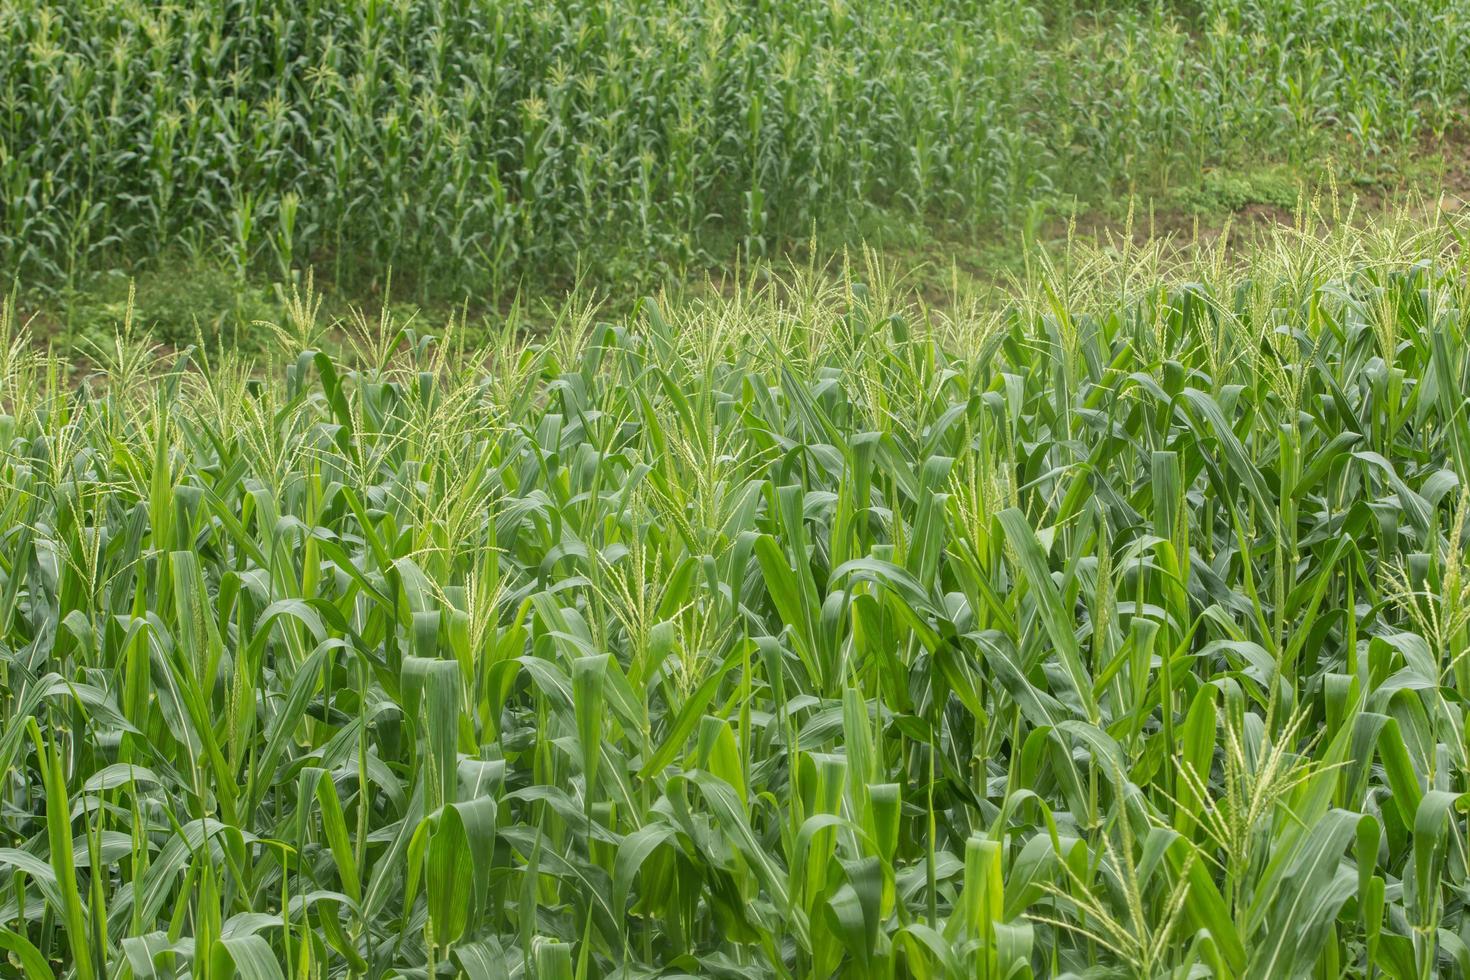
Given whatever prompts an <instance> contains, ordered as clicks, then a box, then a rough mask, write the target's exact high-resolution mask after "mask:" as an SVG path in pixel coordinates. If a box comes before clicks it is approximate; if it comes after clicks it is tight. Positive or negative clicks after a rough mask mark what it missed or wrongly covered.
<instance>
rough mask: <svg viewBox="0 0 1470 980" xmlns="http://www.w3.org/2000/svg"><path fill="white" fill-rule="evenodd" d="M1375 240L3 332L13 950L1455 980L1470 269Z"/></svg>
mask: <svg viewBox="0 0 1470 980" xmlns="http://www.w3.org/2000/svg"><path fill="white" fill-rule="evenodd" d="M1363 241H1365V240H1360V239H1346V240H1344V241H1343V242H1336V243H1323V242H1309V243H1306V244H1302V243H1300V242H1296V241H1294V240H1291V239H1287V238H1283V239H1282V240H1281V241H1279V242H1278V243H1277V245H1278V247H1277V248H1275V249H1273V250H1268V251H1267V252H1265V253H1263V254H1264V255H1265V256H1266V258H1263V259H1261V260H1260V264H1259V265H1257V266H1256V267H1253V268H1251V269H1248V270H1245V271H1244V272H1242V273H1239V274H1234V273H1229V272H1225V271H1222V270H1221V269H1220V268H1218V267H1216V268H1204V267H1202V268H1199V269H1196V270H1194V271H1193V272H1192V273H1191V274H1190V275H1189V276H1188V277H1186V278H1185V279H1184V280H1181V282H1182V284H1179V285H1165V284H1164V283H1165V282H1166V279H1165V278H1162V277H1160V276H1158V275H1157V274H1156V273H1155V272H1154V271H1152V268H1151V266H1150V264H1149V263H1147V262H1142V263H1139V262H1136V261H1131V260H1130V261H1129V262H1125V263H1121V264H1115V265H1085V266H1083V267H1074V268H1072V269H1071V270H1070V271H1057V272H1054V273H1052V274H1051V275H1050V276H1049V277H1048V278H1047V279H1046V280H1045V281H1044V282H1043V283H1042V284H1041V287H1042V288H1038V289H1037V290H1036V292H1035V293H1034V294H1032V295H1030V296H1029V298H1023V299H1022V300H1021V301H1018V303H1017V305H1016V307H1015V308H1014V309H1013V310H1012V312H1010V313H1009V314H1007V315H1005V316H1003V317H1000V316H997V317H987V316H983V315H977V316H975V317H955V318H952V319H951V318H943V317H938V316H934V315H931V316H923V315H919V314H916V313H915V312H914V311H913V310H912V309H906V308H904V304H903V303H902V302H901V296H902V294H901V292H900V291H897V290H895V289H894V288H893V286H892V284H891V283H889V282H888V281H887V280H885V279H884V277H883V276H881V275H867V276H864V277H863V278H864V279H865V280H866V282H867V283H868V285H866V286H860V285H852V286H846V287H844V286H831V285H827V284H825V283H827V280H825V279H823V277H821V276H819V275H811V274H807V273H802V274H794V275H793V277H792V278H791V281H789V282H787V283H785V284H784V285H781V286H779V287H777V286H772V287H770V288H768V289H765V290H763V291H758V292H753V293H752V292H742V293H741V294H740V295H738V296H734V297H730V298H727V299H723V300H719V301H711V302H709V303H707V304H705V305H703V306H688V307H674V308H670V307H667V306H661V305H660V304H657V303H653V302H650V303H649V304H647V305H646V307H645V308H644V309H643V311H642V312H641V314H640V315H638V316H637V317H635V318H634V319H631V320H629V321H628V322H622V323H616V324H607V323H601V322H597V320H596V318H595V317H593V316H592V315H591V314H590V312H589V311H587V310H581V309H575V308H574V309H571V310H569V311H568V314H567V315H566V317H565V318H564V319H563V320H562V321H561V322H560V323H559V324H558V325H557V327H556V328H555V329H554V330H553V331H552V332H551V333H550V334H548V335H545V336H540V337H531V336H527V335H525V334H522V333H519V332H517V331H515V330H514V329H510V330H508V331H507V333H506V335H505V336H504V337H503V338H502V339H501V340H500V341H499V342H497V343H496V344H494V345H492V347H491V348H490V349H488V350H481V351H467V350H464V349H462V348H461V347H460V346H459V345H458V344H457V343H456V342H454V340H453V336H454V334H453V332H452V331H451V332H450V334H449V338H448V339H447V340H440V341H435V340H434V339H433V338H431V337H429V336H425V335H422V334H419V333H416V332H415V331H413V330H409V329H405V328H403V327H401V326H399V325H395V324H394V323H393V322H392V321H391V319H385V320H383V321H381V322H378V323H372V324H369V323H365V322H364V323H359V324H357V325H356V327H355V328H354V329H353V330H352V331H351V334H352V336H353V337H355V338H357V342H356V343H355V345H353V346H352V348H351V350H350V351H347V352H346V353H343V354H341V355H339V356H335V357H334V356H328V355H327V354H325V353H322V352H320V349H319V348H320V341H321V328H322V326H323V325H321V324H318V323H316V321H315V319H314V315H313V314H314V303H313V302H312V300H311V299H310V298H309V297H301V300H300V302H299V303H297V304H296V306H295V307H294V315H293V318H292V320H291V322H290V323H288V324H285V325H283V327H282V329H281V342H282V344H283V345H287V346H288V347H289V354H290V356H289V358H288V362H289V366H288V367H286V368H284V369H283V370H281V371H274V370H273V371H270V372H268V373H267V374H266V375H265V376H264V377H262V376H259V375H258V374H257V373H254V372H252V371H250V370H248V369H247V368H246V367H245V366H244V365H242V364H241V363H240V362H238V361H236V360H233V359H226V360H225V361H223V362H217V363H213V364H210V363H204V362H200V363H195V364H192V365H191V364H189V363H188V360H189V358H188V355H184V356H183V358H182V359H181V360H180V361H179V362H178V364H177V365H176V366H175V367H173V368H172V369H167V370H161V369H159V368H157V367H156V366H155V365H156V360H155V355H154V352H152V351H150V350H149V349H148V348H146V347H145V346H140V345H138V344H137V343H135V342H133V341H130V340H129V339H128V338H127V337H124V338H122V339H120V340H119V342H118V343H117V345H116V346H115V348H113V349H112V350H110V351H109V352H108V353H107V354H106V356H104V357H101V361H102V363H101V370H100V372H99V374H98V375H96V376H94V377H93V378H91V379H89V380H88V381H87V382H86V383H84V384H83V385H82V386H81V387H80V388H79V389H73V388H72V387H70V386H68V385H66V384H64V383H62V382H60V381H59V380H58V372H57V371H56V364H55V363H54V362H52V361H51V360H49V359H48V358H47V357H46V356H44V355H41V354H38V353H36V352H35V350H34V348H33V347H32V346H31V345H30V344H29V343H28V342H27V340H26V339H25V338H24V337H23V336H20V335H18V334H17V333H16V329H17V328H16V325H15V324H14V323H13V322H7V323H6V324H5V329H6V332H7V336H8V337H9V342H8V344H7V345H6V347H5V354H4V357H3V363H0V389H3V390H0V394H3V398H4V402H5V404H6V406H7V411H8V414H6V415H4V416H3V417H0V449H3V460H0V515H3V527H4V534H3V537H0V669H3V671H4V674H3V677H4V684H3V694H0V768H3V771H4V772H5V773H6V778H5V782H4V784H3V787H0V791H3V809H0V833H3V836H4V841H3V843H4V845H5V846H4V847H3V848H0V880H3V881H4V882H5V888H4V889H3V892H0V924H3V928H0V947H4V948H5V950H7V951H8V955H9V958H10V960H9V962H10V964H11V966H10V969H12V970H16V971H24V972H25V975H26V976H28V977H29V978H31V980H38V978H42V977H48V978H49V977H52V976H53V975H54V974H53V970H55V969H59V970H63V971H64V975H66V976H68V977H75V978H77V980H92V978H95V977H102V976H107V977H115V976H122V977H127V976H132V977H138V978H143V977H178V976H183V975H188V976H192V977H195V978H207V977H227V976H232V975H236V974H238V975H240V976H244V977H247V978H252V980H253V978H279V977H283V976H291V977H302V978H306V977H325V976H331V977H337V976H354V977H375V978H376V977H385V976H394V975H402V976H408V977H415V976H416V977H426V976H430V975H435V976H438V975H443V976H451V975H459V974H460V973H462V974H463V975H466V976H469V977H473V978H477V980H479V978H489V977H506V976H526V977H544V978H570V977H573V976H576V977H579V978H580V977H604V976H621V977H633V976H652V975H655V974H657V975H697V976H728V977H749V976H787V977H824V978H825V977H830V976H833V975H842V976H851V977H891V976H916V977H956V978H958V977H977V976H980V977H1027V976H1055V975H1058V974H1061V973H1064V972H1067V971H1080V970H1083V969H1085V968H1088V967H1089V966H1098V967H1102V968H1105V969H1107V970H1110V971H1115V972H1116V973H1117V975H1131V976H1149V977H1152V976H1162V975H1171V976H1178V977H1183V976H1186V975H1199V974H1198V973H1191V972H1190V971H1191V970H1204V971H1208V972H1212V973H1213V974H1214V975H1217V976H1258V977H1268V976H1269V977H1292V976H1306V975H1309V974H1313V973H1315V974H1316V975H1323V976H1338V975H1353V976H1368V975H1370V974H1371V975H1383V976H1388V977H1394V978H1402V980H1408V978H1418V977H1428V976H1431V975H1436V974H1439V973H1441V972H1443V971H1446V970H1451V969H1458V970H1459V971H1461V975H1464V974H1465V971H1466V970H1467V967H1470V962H1467V961H1470V950H1467V946H1466V936H1467V934H1470V916H1467V914H1466V905H1465V899H1464V895H1465V894H1466V892H1465V889H1466V884H1467V868H1466V850H1465V841H1466V838H1467V833H1470V826H1467V822H1466V817H1465V813H1464V805H1463V804H1464V802H1465V799H1466V797H1465V793H1466V791H1467V789H1470V761H1467V758H1466V752H1467V741H1466V726H1465V712H1464V694H1463V692H1465V691H1466V690H1470V659H1467V656H1466V654H1467V651H1470V575H1467V573H1466V568H1465V563H1464V553H1465V538H1464V531H1465V528H1464V523H1465V520H1466V516H1467V514H1470V505H1467V496H1466V492H1465V487H1466V483H1465V476H1466V472H1467V470H1466V466H1467V454H1470V418H1467V416H1466V411H1465V407H1466V403H1465V392H1466V391H1467V372H1470V354H1467V350H1470V348H1467V346H1466V332H1467V328H1470V323H1467V313H1466V310H1467V303H1466V300H1467V298H1470V297H1467V292H1470V287H1467V279H1466V273H1467V268H1466V266H1465V264H1464V263H1465V260H1464V258H1463V257H1461V258H1456V257H1454V255H1453V254H1452V253H1448V252H1445V251H1443V250H1442V249H1441V248H1440V247H1439V245H1438V244H1436V243H1435V242H1424V241H1420V242H1409V243H1404V242H1402V241H1397V240H1394V239H1392V238H1389V239H1385V241H1386V245H1385V248H1384V249H1382V250H1367V251H1365V250H1364V249H1365V246H1364V245H1363ZM1354 242H1357V244H1356V245H1354V244H1352V243H1354ZM1406 258H1407V259H1410V260H1412V261H1406ZM843 281H851V280H848V279H845V280H843ZM185 971H187V972H185ZM659 971H663V972H661V973H660V972H659ZM1109 975H1113V974H1112V973H1109Z"/></svg>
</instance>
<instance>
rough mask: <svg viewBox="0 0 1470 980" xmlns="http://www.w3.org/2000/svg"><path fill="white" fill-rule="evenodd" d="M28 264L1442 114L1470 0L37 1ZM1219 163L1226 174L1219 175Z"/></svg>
mask: <svg viewBox="0 0 1470 980" xmlns="http://www.w3.org/2000/svg"><path fill="white" fill-rule="evenodd" d="M0 37H3V38H4V39H5V43H4V44H3V45H0V270H3V272H4V274H5V276H6V277H7V278H8V277H9V276H11V275H16V274H18V275H20V276H21V278H22V280H23V281H24V282H25V283H26V285H27V286H28V287H32V288H41V287H45V286H52V287H55V286H58V285H66V286H76V285H78V284H79V283H82V282H85V280H86V277H87V275H88V274H89V273H92V272H96V271H98V270H101V269H108V268H113V267H117V266H127V265H128V264H129V263H132V262H135V261H136V260H139V259H145V258H147V257H149V256H157V255H159V254H160V253H165V254H177V253H181V252H182V253H185V254H189V255H195V256H198V255H204V256H208V257H209V258H210V259H211V260H212V261H224V262H225V263H227V264H230V265H233V266H234V267H235V268H236V269H237V270H239V271H240V272H241V273H242V274H244V273H245V272H247V271H250V270H254V271H255V272H257V273H266V274H270V275H277V274H279V273H280V272H281V271H284V270H289V269H292V268H299V267H304V266H305V265H307V264H315V265H316V266H317V268H318V270H319V271H320V272H322V273H323V274H329V275H330V277H331V279H332V280H333V281H334V282H337V283H344V284H348V285H351V286H353V287H354V288H355V287H358V286H362V285H363V284H364V283H367V282H370V281H381V279H382V278H383V276H384V275H385V273H386V271H387V270H388V269H389V268H390V267H391V268H393V269H394V270H395V271H396V272H397V274H398V276H399V278H400V280H401V281H404V280H407V281H410V282H411V283H412V284H413V286H414V288H415V289H416V290H418V291H419V292H420V293H421V294H423V295H437V296H441V297H448V298H450V299H454V300H457V299H459V298H462V297H463V296H464V295H465V294H466V293H469V294H471V295H474V296H476V297H477V298H478V297H482V296H484V295H486V294H489V293H496V292H498V291H499V290H501V289H503V288H505V287H507V286H514V285H515V284H516V283H517V282H518V281H520V280H521V279H522V278H523V277H527V276H529V277H532V278H536V277H545V276H548V275H556V274H566V273H568V272H570V271H571V270H573V269H574V268H575V267H577V266H578V265H579V264H580V265H581V266H582V267H584V268H587V267H591V268H595V269H599V270H602V271H603V272H604V273H608V272H611V273H613V274H615V275H616V274H621V275H623V276H630V275H636V276H643V277H648V276H650V275H651V274H653V273H656V272H657V271H658V270H660V269H664V270H668V269H674V270H677V269H679V268H680V267H682V266H683V265H684V264H685V263H690V262H695V263H697V262H699V261H701V258H702V255H704V254H705V253H706V252H707V251H708V250H710V249H713V250H714V252H715V254H716V255H717V256H718V258H719V259H720V260H724V259H725V258H726V257H727V256H729V255H730V254H731V246H734V245H742V246H743V247H745V248H746V249H747V250H748V251H752V252H759V251H760V250H761V249H763V248H768V247H770V246H772V245H775V244H778V243H780V242H781V241H782V240H783V239H786V238H789V237H791V236H795V237H796V238H798V239H801V240H805V239H806V237H807V236H809V235H811V234H812V231H813V228H814V227H819V228H820V229H821V230H822V232H823V233H824V234H834V233H835V234H838V235H843V234H847V233H849V232H850V230H851V229H852V228H853V227H855V226H856V227H862V226H863V225H864V223H865V222H866V221H869V220H871V219H872V217H873V215H874V213H875V212H882V213H884V214H901V215H905V216H908V217H910V218H912V217H915V216H917V217H918V218H920V219H921V220H924V221H929V220H934V219H940V218H943V219H953V220H957V221H960V222H962V223H965V224H974V223H978V222H988V221H994V220H997V219H1005V218H1007V217H1009V216H1013V215H1016V214H1018V213H1020V212H1022V211H1024V210H1025V209H1026V208H1027V206H1028V205H1029V204H1031V203H1032V202H1035V201H1038V200H1042V199H1045V198H1049V197H1052V196H1055V195H1058V194H1071V193H1080V194H1083V195H1084V196H1086V195H1091V194H1095V193H1097V192H1099V191H1100V190H1103V189H1106V188H1114V189H1118V188H1122V189H1126V188H1127V187H1137V188H1139V189H1145V188H1147V189H1149V190H1156V189H1158V188H1159V187H1162V186H1164V185H1165V184H1167V182H1168V181H1169V180H1170V179H1171V178H1172V177H1173V176H1174V175H1178V174H1183V175H1184V179H1186V180H1187V179H1197V177H1198V175H1199V173H1200V170H1201V168H1202V167H1204V166H1207V165H1216V164H1220V163H1229V162H1231V161H1234V160H1238V159H1241V158H1249V159H1251V160H1258V159H1260V158H1262V157H1263V156H1264V157H1268V158H1274V159H1286V160H1299V159H1303V158H1305V157H1309V156H1310V157H1315V156H1317V155H1321V154H1331V155H1334V156H1335V157H1337V158H1338V160H1339V162H1343V163H1347V162H1353V161H1363V160H1366V159H1369V158H1372V157H1373V156H1375V155H1377V154H1380V153H1383V152H1384V151H1386V150H1393V149H1404V148H1407V147H1410V146H1412V145H1414V143H1415V142H1416V141H1417V140H1419V139H1420V138H1422V137H1425V136H1433V135H1438V134H1442V133H1443V132H1444V131H1445V130H1446V128H1447V127H1449V126H1450V125H1451V124H1452V123H1453V121H1454V120H1455V119H1456V118H1461V117H1462V116H1463V113H1464V110H1465V105H1466V96H1467V80H1470V4H1467V3H1466V0H1423V2H1415V3H1396V2H1391V0H1372V2H1366V3H1365V2H1363V0H1311V2H1307V0H1199V2H1189V3H1183V2H1179V3H1170V2H1150V3H1139V4H1135V3H1116V4H1080V5H1079V4H1075V3H1073V2H1071V0H1031V2H1023V0H959V2H954V0H916V2H915V0H910V2H904V3H891V2H887V0H752V2H739V3H729V2H704V0H700V2H692V0H655V2H651V3H641V2H640V3H631V2H628V0H567V2H558V3H546V2H542V0H506V2H497V3H487V2H484V0H365V2H357V0H353V2H342V0H304V2H297V0H292V2H281V0H209V2H204V3H141V2H138V0H102V2H95V0H59V2H57V0H8V2H6V3H3V4H0ZM1191 175H1193V176H1191Z"/></svg>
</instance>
